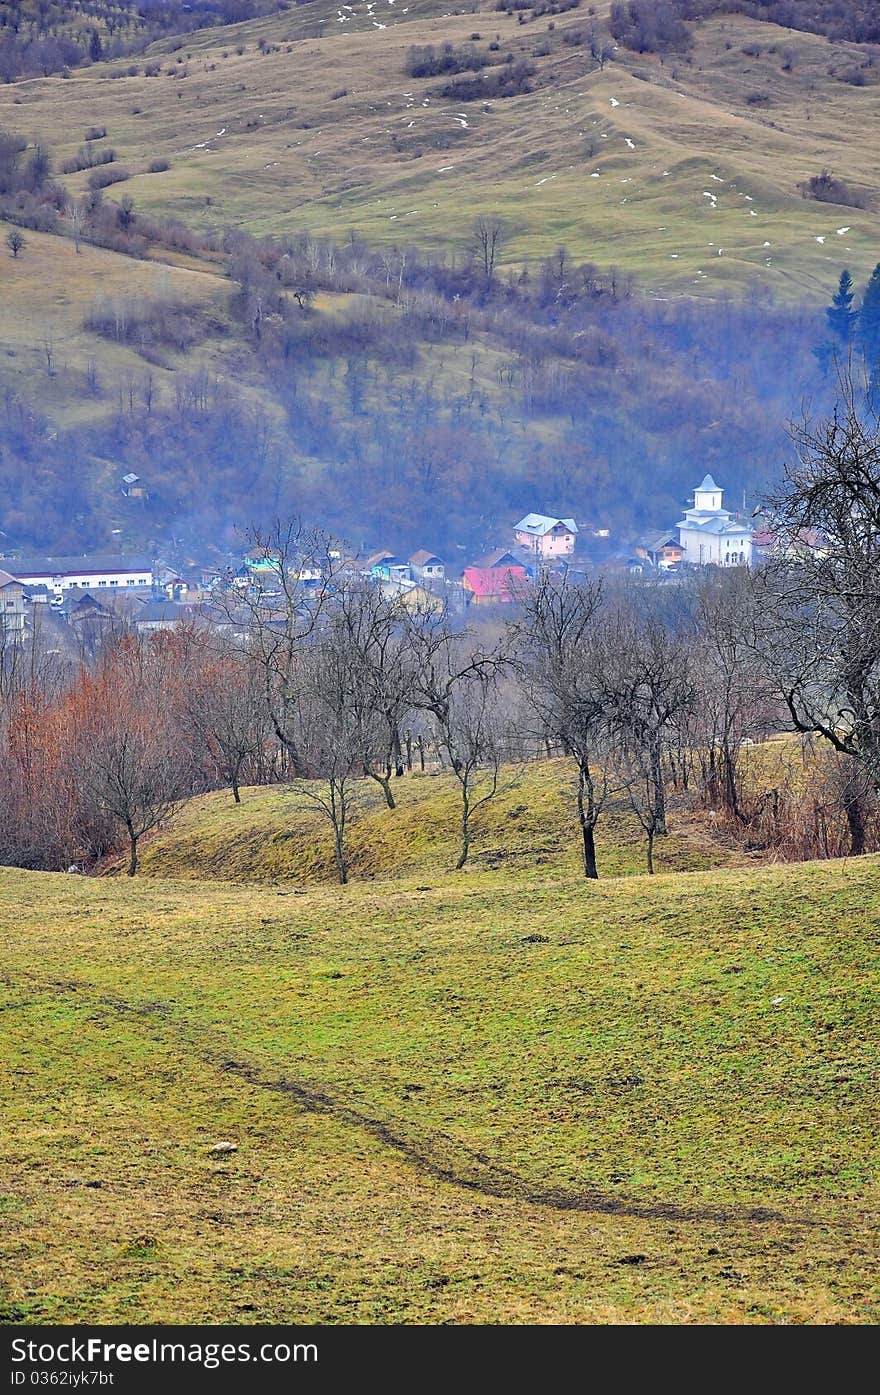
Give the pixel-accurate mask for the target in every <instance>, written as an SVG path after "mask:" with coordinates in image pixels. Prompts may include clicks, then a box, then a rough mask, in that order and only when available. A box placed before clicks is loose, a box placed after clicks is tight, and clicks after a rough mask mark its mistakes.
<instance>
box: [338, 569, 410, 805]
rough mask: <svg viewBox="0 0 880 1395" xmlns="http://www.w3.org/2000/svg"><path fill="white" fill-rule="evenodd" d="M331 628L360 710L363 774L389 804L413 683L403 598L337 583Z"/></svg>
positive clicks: (401, 757)
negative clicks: (342, 654)
mask: <svg viewBox="0 0 880 1395" xmlns="http://www.w3.org/2000/svg"><path fill="white" fill-rule="evenodd" d="M330 631H331V634H332V637H333V642H334V643H335V644H337V645H339V646H340V648H341V649H343V650H344V651H345V652H346V654H347V658H348V664H349V674H348V686H349V690H350V701H351V702H352V704H361V705H362V706H363V709H364V710H363V713H362V717H363V720H362V722H361V729H362V731H363V734H364V749H363V751H362V752H361V758H362V762H363V768H364V774H365V775H367V776H369V778H370V779H371V780H375V781H376V783H377V784H378V785H379V786H380V787H381V790H382V793H383V795H384V797H385V803H386V804H387V805H388V808H389V809H393V808H395V800H394V795H393V793H392V789H391V777H392V773H393V774H394V775H395V777H397V778H400V776H402V775H403V773H404V754H403V745H402V730H403V726H404V723H405V721H406V717H407V714H408V713H409V711H410V707H411V701H410V696H411V692H412V685H413V673H412V656H411V652H410V649H409V646H408V645H407V643H406V627H405V612H404V609H403V606H402V603H401V602H400V601H399V600H398V599H396V598H390V599H389V598H388V597H386V596H384V595H383V593H382V591H381V590H380V589H379V587H377V586H370V585H368V584H367V583H366V582H364V581H360V580H358V581H354V582H352V583H350V584H348V585H346V586H343V587H341V588H340V590H339V592H338V595H337V597H336V598H335V600H334V606H333V613H332V619H331V622H330Z"/></svg>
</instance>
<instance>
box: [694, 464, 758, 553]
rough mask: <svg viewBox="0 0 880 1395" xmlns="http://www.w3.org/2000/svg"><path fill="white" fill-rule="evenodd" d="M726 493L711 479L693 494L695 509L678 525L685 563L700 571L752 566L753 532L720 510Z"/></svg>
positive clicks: (723, 510)
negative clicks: (750, 564) (700, 569)
mask: <svg viewBox="0 0 880 1395" xmlns="http://www.w3.org/2000/svg"><path fill="white" fill-rule="evenodd" d="M723 493H724V491H723V490H722V489H719V488H718V485H717V484H716V483H715V481H714V480H713V478H712V476H711V475H707V476H706V478H705V479H704V480H703V483H702V484H701V485H700V486H699V488H697V489H695V490H694V506H693V508H692V509H687V510H686V512H685V516H684V518H683V519H682V520H681V522H680V523H679V524H678V525H677V527H678V537H679V541H680V543H681V547H682V551H683V553H684V557H683V560H684V561H685V562H690V563H692V564H693V565H695V566H698V567H706V566H710V565H714V566H716V567H741V566H748V564H749V563H750V562H751V560H752V530H751V528H750V527H749V526H748V525H747V524H745V523H737V522H736V520H735V519H734V518H733V515H732V514H731V513H730V511H729V510H728V509H723V508H722V507H721V498H722V495H723Z"/></svg>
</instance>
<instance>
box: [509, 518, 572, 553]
mask: <svg viewBox="0 0 880 1395" xmlns="http://www.w3.org/2000/svg"><path fill="white" fill-rule="evenodd" d="M577 531H578V528H577V524H576V523H575V521H574V519H573V518H549V517H548V516H547V515H546V514H543V513H527V514H526V516H525V518H521V519H520V521H519V523H517V524H516V526H515V528H514V530H513V533H514V537H515V539H516V541H517V543H518V544H519V546H520V547H527V548H528V549H529V551H530V552H533V553H534V555H535V556H536V557H570V556H571V554H572V552H574V544H575V539H576V537H577Z"/></svg>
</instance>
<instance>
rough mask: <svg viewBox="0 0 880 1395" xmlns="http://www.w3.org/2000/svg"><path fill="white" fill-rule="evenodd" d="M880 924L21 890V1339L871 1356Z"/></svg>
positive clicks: (710, 910)
mask: <svg viewBox="0 0 880 1395" xmlns="http://www.w3.org/2000/svg"><path fill="white" fill-rule="evenodd" d="M878 890H880V865H878V863H877V861H876V859H873V858H865V859H861V860H859V861H857V862H855V863H849V864H842V863H837V864H822V865H818V864H814V865H801V866H798V867H785V868H774V869H763V870H755V869H750V870H748V871H744V870H733V871H726V872H717V871H716V872H711V873H695V874H693V875H691V876H686V877H674V876H661V877H656V878H654V879H648V878H639V877H634V878H625V879H620V880H615V881H607V882H604V883H599V884H598V885H594V886H590V887H587V886H585V885H584V884H583V883H582V882H581V881H579V880H578V879H577V878H576V877H574V876H573V875H572V874H570V873H568V872H565V871H564V870H560V869H558V868H557V869H553V871H552V873H548V872H540V871H539V872H537V873H536V872H535V871H534V870H529V871H527V872H515V871H514V870H513V869H509V870H508V874H507V876H506V878H505V879H504V881H503V882H502V881H499V880H497V879H495V878H488V879H484V880H483V881H480V879H452V878H449V879H443V880H442V881H440V882H437V883H436V884H435V885H432V886H426V885H425V884H424V882H423V880H419V881H418V882H417V881H416V879H415V878H411V879H409V880H399V881H396V882H394V883H385V884H376V885H374V886H370V887H364V886H357V885H353V886H351V887H349V888H348V889H347V890H346V891H345V892H344V893H342V892H340V891H339V890H333V889H329V888H328V889H324V890H321V889H316V890H312V891H310V892H306V893H302V894H300V895H292V894H291V893H290V891H289V890H284V889H281V888H274V889H273V888H270V887H264V888H254V887H249V888H243V887H236V886H234V885H231V884H230V883H195V882H180V881H178V882H174V881H158V880H146V879H145V880H142V881H139V882H137V883H135V884H131V883H128V882H123V881H112V880H106V879H104V880H91V879H85V878H75V877H66V876H59V875H36V874H28V873H22V872H13V871H6V872H4V873H2V875H0V945H2V961H3V978H4V989H3V998H4V1001H3V1005H2V1006H3V1011H2V1013H0V1032H2V1035H3V1047H2V1051H0V1073H2V1076H3V1090H4V1096H5V1099H6V1102H5V1104H4V1108H3V1111H2V1114H0V1119H2V1122H0V1132H2V1134H3V1135H4V1137H3V1153H4V1157H5V1158H6V1159H7V1162H6V1166H5V1168H4V1176H3V1181H2V1186H0V1190H2V1199H0V1206H2V1210H3V1221H4V1224H3V1229H2V1240H0V1246H2V1259H0V1275H2V1279H0V1292H2V1298H3V1304H4V1307H3V1312H4V1316H5V1318H6V1320H7V1321H8V1320H21V1319H26V1320H29V1321H35V1322H51V1321H62V1322H88V1321H102V1320H103V1321H139V1320H140V1321H146V1320H154V1321H178V1322H180V1321H184V1322H185V1321H210V1320H214V1321H241V1320H244V1321H269V1320H275V1321H309V1320H317V1321H323V1322H346V1321H347V1322H351V1321H355V1322H389V1321H427V1322H441V1321H453V1322H469V1321H501V1322H520V1321H537V1322H546V1321H551V1322H552V1321H562V1322H591V1321H593V1322H595V1321H609V1320H610V1321H636V1322H651V1321H666V1322H670V1321H671V1322H697V1321H720V1322H758V1323H760V1322H806V1321H812V1322H858V1321H870V1320H872V1315H873V1313H874V1308H873V1307H872V1303H873V1302H874V1301H875V1300H876V1285H875V1279H876V1267H875V1266H876V1254H877V1250H876V1244H875V1240H876V1232H875V1229H874V1225H875V1221H876V1209H874V1210H873V1216H874V1221H872V1219H871V1217H872V1206H874V1207H875V1204H876V1183H875V1182H874V1180H873V1178H874V1175H875V1172H876V1166H875V1164H876V1158H874V1160H873V1161H872V1159H871V1152H872V1149H873V1147H874V1144H875V1140H876V1116H875V1114H874V1111H873V1104H872V1100H873V1097H874V1092H873V1090H872V1069H874V1068H875V1067H876V1056H875V1055H874V1054H873V1051H872V1043H873V1041H874V1037H875V1033H874V1029H873V1021H872V1008H871V996H870V993H871V982H872V980H871V971H872V954H873V952H874V949H875V947H876V933H877V911H876V907H877V897H878ZM874 962H875V961H874ZM220 1144H223V1145H224V1146H225V1151H224V1150H223V1149H221V1148H219V1147H218V1145H220Z"/></svg>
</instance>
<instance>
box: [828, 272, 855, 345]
mask: <svg viewBox="0 0 880 1395" xmlns="http://www.w3.org/2000/svg"><path fill="white" fill-rule="evenodd" d="M854 298H855V291H854V289H853V279H852V277H851V276H850V274H849V272H848V271H842V272H841V273H840V281H839V283H838V286H837V291H836V292H835V294H834V296H833V297H832V300H831V304H830V305H829V306H828V309H827V310H826V311H825V317H826V319H827V321H828V328H829V329H830V330H831V333H832V334H833V335H834V336H835V338H837V339H839V340H840V342H841V344H843V345H844V346H847V345H848V344H849V342H850V340H851V339H852V332H853V326H854V324H855V322H856V320H857V319H858V317H859V312H858V310H853V308H852V303H853V299H854Z"/></svg>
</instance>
